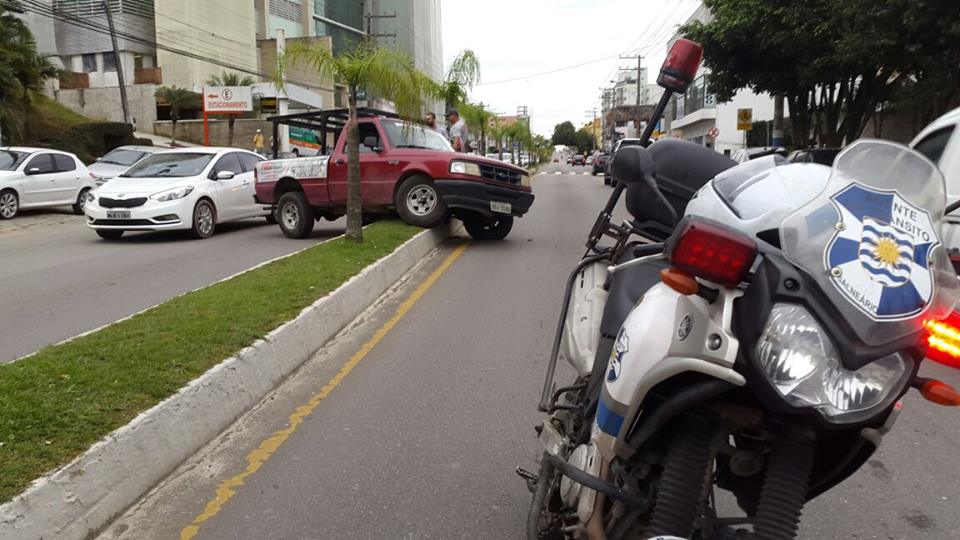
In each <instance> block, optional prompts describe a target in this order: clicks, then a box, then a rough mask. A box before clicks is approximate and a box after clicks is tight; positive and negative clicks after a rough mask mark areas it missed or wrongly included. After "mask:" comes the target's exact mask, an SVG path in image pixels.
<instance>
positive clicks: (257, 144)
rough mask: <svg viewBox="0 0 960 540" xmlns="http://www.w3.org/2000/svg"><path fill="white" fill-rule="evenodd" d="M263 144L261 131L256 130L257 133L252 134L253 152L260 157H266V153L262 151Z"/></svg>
mask: <svg viewBox="0 0 960 540" xmlns="http://www.w3.org/2000/svg"><path fill="white" fill-rule="evenodd" d="M263 143H264V138H263V131H261V130H259V129H258V130H257V132H256V133H254V134H253V151H254V152H256V153H258V154H260V155H261V156H265V155H267V152H266V150H265V149H264V144H263Z"/></svg>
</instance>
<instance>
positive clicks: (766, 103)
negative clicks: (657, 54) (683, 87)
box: [665, 5, 773, 154]
mask: <svg viewBox="0 0 960 540" xmlns="http://www.w3.org/2000/svg"><path fill="white" fill-rule="evenodd" d="M712 18H713V16H712V14H711V13H710V10H708V9H707V8H706V7H705V6H703V5H701V6H700V7H699V8H698V9H697V11H695V12H694V13H693V15H691V16H690V18H689V19H687V21H686V22H687V23H689V22H692V21H695V20H696V21H701V22H704V23H706V22H709V21H710V20H711V19H712ZM679 38H680V36H679V35H674V36H673V37H672V38H671V39H670V42H669V43H668V44H667V49H668V50H669V48H670V47H671V46H672V45H673V43H674V42H675V41H676V40H677V39H679ZM708 74H709V70H707V69H706V68H705V67H704V66H703V65H702V64H701V66H700V69H699V70H698V71H697V77H696V79H694V81H693V83H692V84H691V85H690V87H689V88H687V91H686V93H685V94H683V95H679V94H678V95H676V96H674V97H673V100H672V104H671V106H670V107H668V108H667V112H666V114H665V120H666V122H665V130H666V131H667V133H668V135H669V136H671V137H675V138H678V139H684V140H687V141H691V142H695V143H697V144H701V145H703V146H707V147H710V148H713V149H715V150H716V151H717V152H722V153H724V154H732V153H734V152H735V151H737V150H739V149H741V148H745V147H746V132H745V131H739V130H737V110H738V109H750V110H751V111H752V117H753V118H752V120H753V122H760V121H769V120H773V97H771V96H770V95H767V94H756V93H754V92H753V91H751V90H750V89H743V90H740V91H739V92H737V93H736V95H734V97H733V99H732V100H730V101H727V102H723V103H717V100H716V97H715V96H714V95H713V93H712V92H710V89H709V88H707V85H706V78H707V75H708ZM712 128H716V129H717V133H716V138H714V137H711V136H710V130H711V129H712ZM770 136H772V133H771V134H770ZM768 139H769V137H768Z"/></svg>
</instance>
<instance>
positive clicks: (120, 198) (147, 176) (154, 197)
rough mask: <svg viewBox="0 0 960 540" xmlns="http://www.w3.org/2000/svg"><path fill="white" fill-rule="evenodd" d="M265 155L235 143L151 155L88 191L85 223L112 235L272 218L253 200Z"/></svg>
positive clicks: (199, 232) (206, 228)
mask: <svg viewBox="0 0 960 540" xmlns="http://www.w3.org/2000/svg"><path fill="white" fill-rule="evenodd" d="M262 160H263V158H262V157H260V156H258V155H257V154H254V153H253V152H248V151H246V150H239V149H236V148H201V147H196V148H182V149H177V150H169V151H164V152H158V153H156V154H153V155H151V156H148V157H146V158H144V159H142V160H140V161H139V162H137V163H136V164H135V165H134V166H132V167H130V168H129V169H127V170H126V171H125V172H124V173H123V174H121V175H119V176H117V177H115V178H114V179H113V180H110V181H109V182H107V183H106V184H104V185H102V186H101V187H99V188H97V189H96V190H94V191H93V192H91V193H90V194H89V195H88V196H87V204H86V208H85V213H86V215H87V225H89V226H90V228H92V229H94V230H95V231H96V232H97V234H98V235H100V237H101V238H104V239H107V240H114V239H117V238H120V237H121V236H122V235H123V233H124V232H126V231H165V230H189V231H190V232H191V233H192V234H193V236H194V237H196V238H209V237H211V236H213V232H214V229H215V228H216V225H217V224H218V223H225V222H228V221H236V220H240V219H247V218H252V217H267V219H268V220H270V219H271V218H272V216H271V214H270V209H269V208H267V207H264V206H263V205H262V204H257V203H256V202H255V201H254V199H253V196H254V192H255V189H254V179H253V172H254V169H256V165H257V163H258V162H260V161H262Z"/></svg>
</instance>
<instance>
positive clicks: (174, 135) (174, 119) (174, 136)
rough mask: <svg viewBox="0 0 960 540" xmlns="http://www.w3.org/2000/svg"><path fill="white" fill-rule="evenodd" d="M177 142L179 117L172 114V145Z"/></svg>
mask: <svg viewBox="0 0 960 540" xmlns="http://www.w3.org/2000/svg"><path fill="white" fill-rule="evenodd" d="M176 142H177V117H176V116H174V115H172V114H171V115H170V146H173V145H174V144H176Z"/></svg>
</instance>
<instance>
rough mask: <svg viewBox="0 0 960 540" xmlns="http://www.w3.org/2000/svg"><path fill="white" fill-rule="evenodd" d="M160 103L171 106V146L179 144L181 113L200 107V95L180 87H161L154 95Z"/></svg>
mask: <svg viewBox="0 0 960 540" xmlns="http://www.w3.org/2000/svg"><path fill="white" fill-rule="evenodd" d="M154 96H155V97H157V99H159V100H160V101H163V102H165V103H166V104H167V105H169V106H170V145H171V146H172V145H173V144H175V143H176V142H177V122H179V121H180V111H182V110H183V109H195V108H197V107H200V94H198V93H196V92H191V91H190V90H187V89H186V88H180V87H179V86H176V85H174V86H161V87H160V88H157V91H156V92H155V93H154Z"/></svg>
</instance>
